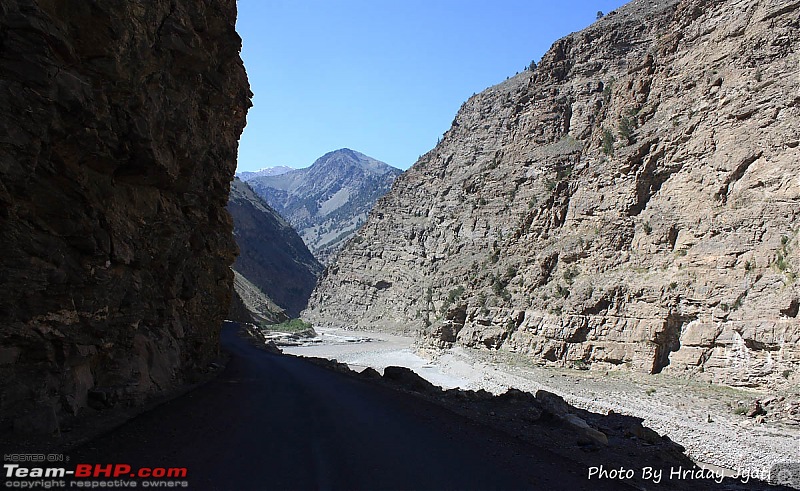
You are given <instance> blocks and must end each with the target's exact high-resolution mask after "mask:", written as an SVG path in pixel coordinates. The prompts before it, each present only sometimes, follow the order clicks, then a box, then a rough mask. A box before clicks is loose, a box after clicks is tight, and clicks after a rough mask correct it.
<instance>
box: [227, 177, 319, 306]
mask: <svg viewBox="0 0 800 491" xmlns="http://www.w3.org/2000/svg"><path fill="white" fill-rule="evenodd" d="M228 211H229V212H230V214H231V216H232V217H233V232H234V237H235V239H236V244H237V245H238V246H239V256H238V257H237V258H236V262H235V263H234V264H233V269H234V271H236V272H238V273H240V274H241V275H242V276H243V277H244V278H246V279H247V280H249V281H250V282H251V283H253V284H254V285H255V286H256V287H257V289H258V290H260V291H261V292H263V293H264V294H265V295H266V296H267V297H269V299H271V300H272V301H273V302H275V304H277V305H278V306H279V307H281V308H282V309H284V310H285V311H286V314H288V315H289V316H292V317H296V316H297V315H298V314H299V312H300V311H301V310H302V309H303V308H305V306H306V302H307V301H308V297H309V295H310V294H311V290H312V289H313V288H314V285H315V284H316V282H317V277H318V276H319V274H320V273H321V272H322V265H321V264H320V263H319V262H318V261H317V260H316V258H315V257H314V256H313V255H312V254H311V252H310V251H309V250H308V248H307V247H306V245H305V244H304V243H303V240H302V239H301V238H300V237H299V236H298V235H297V232H295V230H294V229H293V228H292V227H291V225H289V224H288V223H287V222H286V220H284V219H283V217H281V216H280V215H279V214H278V212H276V211H275V210H273V209H272V208H270V206H269V205H268V204H267V203H265V202H264V201H263V200H262V199H261V198H260V197H259V196H258V195H256V193H255V192H254V191H253V190H252V189H251V188H250V186H248V185H247V183H245V182H244V181H242V180H240V179H234V180H233V182H232V183H231V193H230V199H229V200H228ZM239 283H241V284H242V285H245V283H244V282H241V281H240V282H239ZM237 286H238V285H237ZM246 290H247V291H249V292H250V293H251V295H250V296H252V292H253V291H254V289H253V288H248V289H246ZM237 293H238V294H240V295H242V292H241V291H239V289H238V288H237ZM244 296H247V295H244ZM243 300H247V299H246V298H243ZM244 303H245V304H247V302H246V301H245V302H244ZM256 303H258V304H260V305H263V304H268V302H267V301H265V300H263V299H261V300H258V302H256ZM251 310H252V309H251ZM260 310H264V312H256V314H260V315H262V317H267V318H268V317H269V315H268V314H267V313H266V312H267V311H269V312H275V309H272V308H266V309H260Z"/></svg>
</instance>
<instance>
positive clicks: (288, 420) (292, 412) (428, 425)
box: [68, 327, 620, 491]
mask: <svg viewBox="0 0 800 491" xmlns="http://www.w3.org/2000/svg"><path fill="white" fill-rule="evenodd" d="M222 345H223V347H224V348H225V349H226V350H228V351H229V352H230V353H231V355H232V357H231V359H230V362H229V363H228V365H227V367H226V369H225V370H224V371H223V373H221V374H220V376H219V377H218V378H216V379H214V380H213V381H211V382H209V383H207V384H205V385H203V386H201V387H199V388H198V389H195V390H193V391H192V392H190V393H188V394H186V395H184V396H182V397H179V398H177V399H174V400H172V401H170V402H168V403H166V404H163V405H161V406H158V407H157V408H155V409H154V410H152V411H150V412H147V413H145V414H142V415H140V416H139V417H137V418H135V419H133V420H131V421H130V422H128V423H126V424H125V425H123V426H122V427H119V428H117V429H116V430H114V431H112V432H110V433H108V434H106V435H103V436H101V437H99V438H97V439H95V440H93V441H91V442H89V443H87V444H85V445H84V446H82V447H80V448H78V449H76V450H74V451H73V452H70V453H69V454H68V455H69V456H70V457H71V458H70V460H71V462H72V463H79V462H84V463H90V464H96V463H114V464H117V463H123V464H129V465H131V466H132V468H133V469H137V468H141V467H151V468H155V467H167V468H169V467H185V468H186V469H187V478H186V481H188V483H189V485H190V489H210V490H242V491H244V490H270V489H291V490H304V489H318V490H328V489H330V490H382V489H387V490H388V489H404V490H472V489H474V490H506V489H509V490H510V489H542V490H558V489H565V490H567V489H568V490H580V489H619V488H620V483H619V482H616V483H615V482H610V481H597V480H596V479H595V480H592V481H588V480H587V473H588V471H587V469H586V467H584V466H580V465H578V464H576V463H574V462H571V461H566V460H565V459H563V458H561V457H558V456H556V455H554V454H552V453H550V452H549V451H547V450H546V446H547V442H543V445H542V448H539V447H534V446H531V445H526V444H524V443H522V442H520V441H519V440H517V439H515V438H513V437H511V436H509V435H506V434H504V433H501V432H498V431H495V430H493V429H490V428H488V427H484V426H481V425H479V424H477V423H475V422H472V421H470V420H467V419H465V418H462V417H460V416H457V415H455V414H453V413H452V412H450V411H448V410H446V409H444V408H441V407H439V406H436V405H434V404H431V403H428V402H426V401H422V400H419V399H417V398H415V397H413V396H411V395H408V394H404V393H401V392H396V391H393V390H391V389H389V388H385V387H382V386H378V385H376V384H372V383H369V382H367V381H362V380H359V379H356V378H354V377H349V376H346V375H343V374H340V373H336V372H333V371H330V370H327V369H325V368H322V367H319V366H316V365H314V364H312V363H309V362H307V361H305V360H303V359H300V358H293V357H289V356H280V355H272V354H269V353H266V352H264V351H263V350H259V349H257V348H256V347H254V346H253V345H251V344H250V342H249V341H248V340H246V339H244V338H242V337H241V335H240V334H239V332H238V329H236V328H233V327H226V328H224V329H223V332H222ZM140 484H141V483H140ZM139 487H142V486H139Z"/></svg>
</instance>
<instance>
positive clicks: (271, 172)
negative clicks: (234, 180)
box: [236, 165, 294, 182]
mask: <svg viewBox="0 0 800 491" xmlns="http://www.w3.org/2000/svg"><path fill="white" fill-rule="evenodd" d="M292 170H294V168H293V167H287V166H285V165H276V166H274V167H265V168H263V169H260V170H256V171H249V170H246V171H242V172H237V173H236V177H238V178H239V179H241V180H242V181H244V182H247V181H249V180H250V179H253V178H256V177H262V176H279V175H281V174H285V173H287V172H289V171H292Z"/></svg>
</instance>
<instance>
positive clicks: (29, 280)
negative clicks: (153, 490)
mask: <svg viewBox="0 0 800 491" xmlns="http://www.w3.org/2000/svg"><path fill="white" fill-rule="evenodd" d="M235 20H236V2H235V1H234V0H213V1H208V2H200V3H198V2H190V1H186V0H171V1H167V0H152V1H147V2H141V1H131V2H46V1H35V0H4V1H3V2H2V4H0V135H2V136H0V250H2V251H3V252H2V255H0V271H2V273H0V319H2V321H1V324H0V340H1V342H0V346H2V347H1V348H0V427H2V430H7V429H9V428H11V427H14V428H17V429H20V430H38V431H45V432H49V431H52V430H54V429H57V428H59V426H60V425H63V424H64V423H65V420H69V418H70V417H72V416H75V415H79V414H81V413H83V412H85V411H87V410H89V409H87V408H89V407H91V408H93V409H103V408H106V407H109V406H113V405H117V404H120V405H130V404H135V403H138V402H141V401H142V400H143V399H144V398H146V397H147V396H148V395H149V394H152V393H155V392H157V391H161V390H163V389H167V388H169V387H172V386H174V385H175V384H176V383H179V382H181V381H183V380H185V379H186V378H187V377H188V376H190V375H191V374H193V373H197V372H198V371H202V370H204V369H205V368H206V367H207V365H208V361H209V360H210V359H211V358H212V357H214V356H215V355H216V353H217V349H218V334H219V328H220V325H221V323H222V321H223V319H224V316H225V314H226V312H227V309H228V305H229V303H230V300H231V297H230V291H231V282H232V279H233V274H232V273H231V271H230V269H229V265H230V264H231V263H232V262H233V260H234V255H235V251H236V249H235V244H234V242H233V239H232V234H231V230H232V223H231V219H230V216H229V215H228V213H227V212H226V211H225V205H226V202H227V198H228V190H229V182H230V180H231V178H232V176H233V173H234V170H235V167H236V151H237V142H238V138H239V135H240V133H241V131H242V128H243V127H244V124H245V113H246V111H247V108H248V107H249V105H250V103H249V96H250V93H249V88H248V84H247V78H246V75H245V72H244V67H243V65H242V61H241V59H240V58H239V49H240V46H241V40H240V38H239V36H238V35H237V34H236V32H235V31H234V24H235ZM62 427H63V426H62Z"/></svg>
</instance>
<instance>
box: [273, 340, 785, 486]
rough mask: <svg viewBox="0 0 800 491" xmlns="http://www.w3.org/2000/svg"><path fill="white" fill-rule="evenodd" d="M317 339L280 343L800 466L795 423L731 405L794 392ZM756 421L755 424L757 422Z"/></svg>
mask: <svg viewBox="0 0 800 491" xmlns="http://www.w3.org/2000/svg"><path fill="white" fill-rule="evenodd" d="M318 331H319V332H320V333H321V338H322V342H315V343H313V344H310V345H308V346H295V347H288V348H284V351H285V352H287V353H289V354H294V355H299V356H314V357H323V358H330V359H336V360H338V361H340V362H343V363H347V364H348V365H350V366H351V367H353V368H356V369H358V368H359V367H372V368H374V369H376V370H378V371H382V370H383V369H384V368H385V367H386V366H390V365H396V366H405V367H408V368H411V369H412V370H414V371H415V372H417V373H418V374H420V375H421V376H423V377H425V378H426V379H428V380H429V381H431V382H432V383H434V384H437V385H440V386H442V387H445V388H452V387H459V388H463V389H472V390H478V389H484V390H487V391H489V392H492V393H495V394H498V393H502V392H504V391H505V390H507V389H508V388H512V387H513V388H516V389H519V390H523V391H528V392H535V391H536V390H539V389H544V390H547V391H550V392H554V393H556V394H559V395H561V396H562V397H563V398H564V399H565V400H566V401H567V402H569V403H570V404H572V405H574V406H576V407H578V408H581V409H586V410H590V411H593V412H598V413H604V414H605V413H607V412H608V411H610V410H611V411H614V412H616V413H620V414H625V415H629V416H636V417H640V418H643V419H644V423H645V424H646V425H647V426H648V427H650V428H652V429H654V430H656V431H657V432H659V433H661V434H666V435H667V436H669V438H671V439H672V440H673V441H675V442H677V443H679V444H681V445H683V446H684V447H686V451H687V454H688V455H689V456H690V457H691V458H692V459H693V460H695V461H696V462H698V463H701V464H710V465H711V466H715V467H721V468H724V469H729V470H732V471H739V472H749V473H751V474H753V473H756V474H761V475H765V474H766V473H768V472H769V470H770V469H771V468H772V467H773V466H774V465H775V464H778V463H800V426H798V425H795V424H792V421H791V420H788V421H787V420H782V421H778V420H776V419H775V418H773V419H772V420H771V419H770V412H769V410H768V411H767V415H766V417H764V418H753V417H747V416H746V415H745V414H743V413H742V411H741V410H739V411H737V410H736V408H737V407H746V406H747V405H748V404H751V403H752V401H753V400H755V399H760V400H762V401H763V400H769V399H773V401H776V400H780V397H783V400H782V401H781V402H773V405H772V407H774V408H777V409H780V408H782V407H783V406H782V405H786V407H789V405H790V404H791V402H792V401H796V400H797V399H798V398H799V397H798V395H797V394H793V393H785V394H775V393H768V392H764V391H756V390H749V389H748V390H745V389H734V388H730V387H724V386H718V385H709V384H707V383H699V382H694V381H691V380H686V379H680V378H677V377H674V376H670V375H667V374H659V375H646V374H637V373H631V372H628V371H623V370H618V371H598V370H573V369H560V368H545V367H537V366H533V365H531V363H530V362H529V361H528V360H527V359H526V358H525V357H523V356H521V355H517V354H514V353H508V352H497V351H476V350H467V349H463V348H453V349H450V350H446V351H443V352H429V351H420V350H417V349H415V347H414V344H413V341H414V340H413V338H410V337H404V336H394V335H389V334H383V333H366V332H354V331H338V330H329V329H318ZM757 421H758V422H757Z"/></svg>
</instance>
